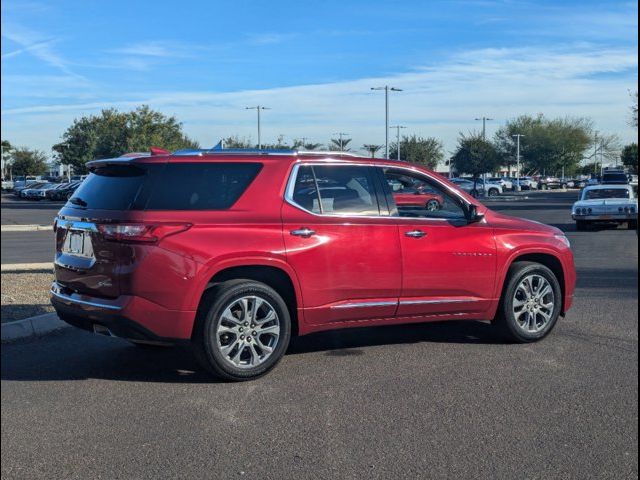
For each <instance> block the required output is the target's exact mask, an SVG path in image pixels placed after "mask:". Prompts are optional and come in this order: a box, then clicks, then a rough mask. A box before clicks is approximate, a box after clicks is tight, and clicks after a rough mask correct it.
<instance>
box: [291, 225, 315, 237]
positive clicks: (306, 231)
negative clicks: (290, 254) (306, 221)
mask: <svg viewBox="0 0 640 480" xmlns="http://www.w3.org/2000/svg"><path fill="white" fill-rule="evenodd" d="M289 233H290V234H291V235H293V236H294V237H302V238H309V237H311V236H313V235H315V234H316V232H315V230H311V229H310V228H307V227H304V228H299V229H297V230H291V232H289Z"/></svg>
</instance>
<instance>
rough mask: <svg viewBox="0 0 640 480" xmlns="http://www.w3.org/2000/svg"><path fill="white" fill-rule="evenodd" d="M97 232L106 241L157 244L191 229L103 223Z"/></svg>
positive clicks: (177, 225) (184, 225) (181, 225)
mask: <svg viewBox="0 0 640 480" xmlns="http://www.w3.org/2000/svg"><path fill="white" fill-rule="evenodd" d="M97 227H98V231H99V232H100V233H101V234H102V235H103V237H104V238H105V239H106V240H111V241H115V242H130V243H157V242H159V241H160V240H162V239H163V238H165V237H168V236H169V235H175V234H176V233H180V232H184V231H186V230H189V229H190V228H191V224H190V223H105V224H101V225H98V226H97Z"/></svg>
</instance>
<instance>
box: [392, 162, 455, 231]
mask: <svg viewBox="0 0 640 480" xmlns="http://www.w3.org/2000/svg"><path fill="white" fill-rule="evenodd" d="M384 177H385V180H386V182H387V185H389V187H390V190H391V197H392V199H393V202H394V203H395V209H392V213H393V215H395V216H399V217H410V218H433V219H444V220H464V219H466V214H465V211H464V209H463V208H462V205H461V203H460V201H459V200H458V199H456V198H454V197H453V196H452V195H451V194H450V193H449V192H448V191H447V190H446V189H445V188H443V187H441V186H440V185H438V184H437V183H436V182H434V181H432V180H430V179H429V178H427V177H426V176H422V175H419V174H414V173H410V172H407V171H405V170H396V169H393V168H388V169H384Z"/></svg>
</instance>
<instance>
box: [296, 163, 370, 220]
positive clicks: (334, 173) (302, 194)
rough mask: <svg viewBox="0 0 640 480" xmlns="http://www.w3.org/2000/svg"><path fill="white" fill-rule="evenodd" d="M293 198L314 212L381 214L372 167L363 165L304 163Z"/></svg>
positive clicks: (327, 213)
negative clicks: (309, 164) (312, 164)
mask: <svg viewBox="0 0 640 480" xmlns="http://www.w3.org/2000/svg"><path fill="white" fill-rule="evenodd" d="M292 200H293V201H294V202H295V203H296V204H298V205H299V206H301V207H302V208H304V209H305V210H308V211H310V212H312V213H318V214H324V215H335V214H337V215H366V216H369V215H380V209H379V206H378V198H377V196H376V189H375V187H374V182H373V177H372V171H371V169H370V168H368V167H363V166H351V165H315V166H302V167H300V168H299V170H298V175H297V177H296V183H295V186H294V191H293V198H292Z"/></svg>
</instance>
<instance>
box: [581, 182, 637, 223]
mask: <svg viewBox="0 0 640 480" xmlns="http://www.w3.org/2000/svg"><path fill="white" fill-rule="evenodd" d="M571 216H572V217H573V219H574V220H575V221H576V228H577V229H578V230H586V228H587V227H588V226H589V225H590V224H592V223H596V222H606V223H626V224H627V226H628V228H629V229H630V230H635V229H637V228H638V198H637V196H636V194H635V191H634V189H633V187H631V186H630V185H593V186H589V187H586V188H585V189H584V190H583V191H582V193H581V194H580V200H578V201H577V202H576V203H575V204H574V205H573V209H572V211H571Z"/></svg>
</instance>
